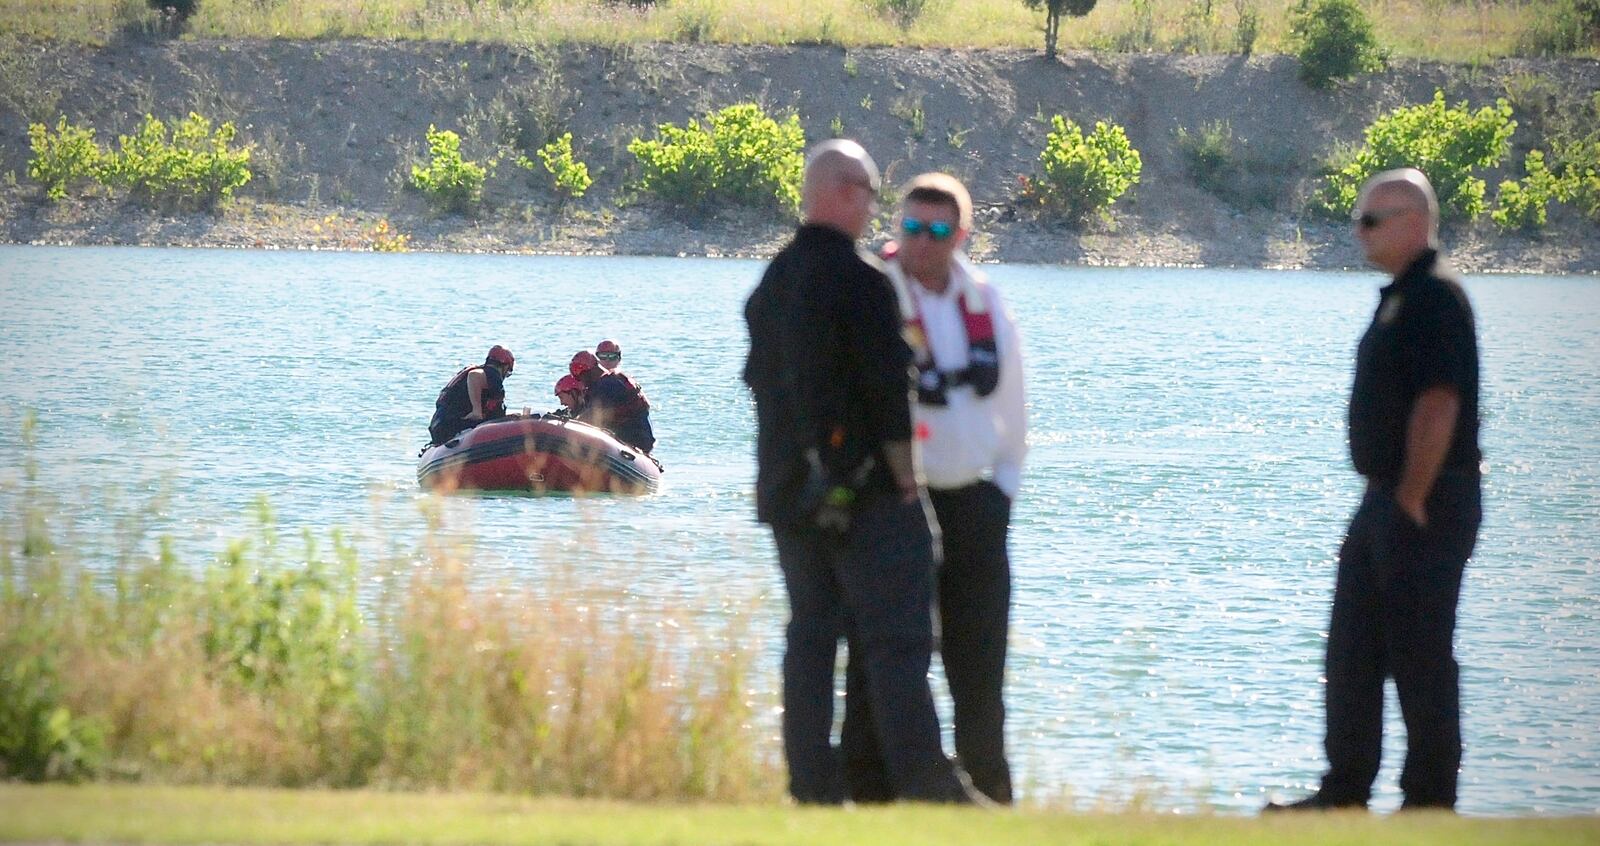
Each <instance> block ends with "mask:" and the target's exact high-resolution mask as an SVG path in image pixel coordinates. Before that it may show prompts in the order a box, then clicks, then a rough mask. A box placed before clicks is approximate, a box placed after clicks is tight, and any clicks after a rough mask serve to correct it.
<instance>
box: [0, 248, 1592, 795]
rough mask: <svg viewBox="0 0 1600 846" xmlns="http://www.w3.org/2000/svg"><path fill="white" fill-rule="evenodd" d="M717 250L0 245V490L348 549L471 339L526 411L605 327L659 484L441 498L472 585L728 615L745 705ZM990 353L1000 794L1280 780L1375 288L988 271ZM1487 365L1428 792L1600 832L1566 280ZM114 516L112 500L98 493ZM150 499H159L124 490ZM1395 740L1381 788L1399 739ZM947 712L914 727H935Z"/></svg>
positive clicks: (198, 534)
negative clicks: (1007, 593) (494, 357)
mask: <svg viewBox="0 0 1600 846" xmlns="http://www.w3.org/2000/svg"><path fill="white" fill-rule="evenodd" d="M760 270H761V264H759V263H756V262H742V261H705V260H689V259H629V258H526V257H493V256H441V255H406V256H377V255H351V254H326V253H322V254H318V253H264V252H229V251H196V250H160V249H142V250H132V249H45V248H0V302H4V303H5V307H4V308H0V455H4V456H6V457H5V458H0V494H3V492H4V488H5V487H6V486H14V484H15V482H16V480H17V479H18V478H19V477H20V475H21V462H20V460H19V459H18V457H17V456H18V451H17V450H18V446H19V437H20V431H21V426H20V422H19V421H20V419H21V417H22V414H23V413H24V411H25V410H28V409H32V410H34V411H36V412H37V414H38V418H39V421H40V424H41V425H40V434H39V445H38V448H37V450H36V456H37V458H38V460H39V463H40V465H41V467H42V471H41V472H42V473H43V475H44V477H45V478H46V479H48V480H50V481H51V482H52V483H53V484H54V485H55V486H56V487H58V488H59V489H60V490H61V491H63V493H64V494H66V495H67V498H68V499H69V500H75V501H77V502H80V503H81V506H80V510H79V512H78V514H77V515H76V517H77V520H76V531H77V532H78V534H79V535H80V543H81V545H82V546H83V547H85V548H94V547H96V545H97V541H96V536H97V533H104V534H105V535H106V536H107V537H110V536H112V535H114V534H115V531H116V523H117V515H118V514H120V513H122V512H123V511H125V510H127V509H129V508H133V507H135V506H137V505H140V504H142V503H148V502H151V501H160V502H164V503H165V505H164V507H163V508H162V510H161V513H160V515H159V517H158V519H157V525H156V528H157V530H159V531H160V532H163V533H166V534H169V535H171V536H173V537H174V538H175V539H176V541H177V542H178V544H179V546H180V548H181V549H183V550H186V551H188V552H189V553H190V557H191V558H202V557H203V556H205V555H209V554H212V553H214V552H216V551H217V550H218V549H219V548H220V545H221V543H222V541H223V540H224V539H227V538H231V537H235V536H238V535H240V534H243V533H244V532H246V531H247V530H248V529H249V526H250V520H249V518H248V517H247V516H246V515H247V512H248V511H249V510H250V508H251V504H252V503H253V502H255V501H256V500H257V498H258V497H260V496H261V495H263V494H265V495H268V496H269V497H270V499H271V502H272V504H273V506H274V507H275V508H276V509H277V511H278V519H279V521H280V523H282V524H284V525H286V526H289V527H300V526H305V527H311V528H314V529H317V530H319V531H320V530H323V529H326V528H329V527H334V526H344V527H349V528H350V529H351V530H352V531H354V532H355V533H356V534H357V536H358V537H359V538H361V539H362V540H361V542H362V543H363V544H366V545H369V546H371V545H377V544H382V543H394V542H396V540H397V539H398V540H400V541H403V540H405V539H407V538H413V537H415V536H417V535H418V534H420V533H421V532H422V530H423V525H424V518H423V516H422V515H421V513H420V510H419V509H418V508H417V507H416V503H417V502H420V501H422V500H424V499H425V497H424V496H423V495H421V494H419V493H417V491H416V485H415V478H414V472H415V464H414V459H415V456H416V452H417V448H418V446H419V445H420V444H421V443H422V441H423V440H425V439H426V432H425V427H426V424H427V420H428V416H429V414H430V413H431V411H432V403H433V398H434V395H435V393H436V392H437V391H438V389H439V387H440V386H441V385H442V384H443V383H444V381H445V380H446V379H447V378H448V377H449V376H450V375H451V374H453V373H454V372H455V370H456V369H457V368H458V367H460V366H462V365H464V364H466V363H471V362H475V361H478V360H480V357H481V356H482V354H483V350H485V349H487V348H488V346H489V345H490V344H493V343H504V344H506V345H508V346H510V347H511V348H512V349H513V350H515V352H516V354H517V372H516V374H515V375H514V376H513V377H512V378H511V380H510V381H509V382H508V394H509V400H510V404H511V405H512V406H513V407H516V406H523V405H529V406H532V407H533V408H535V409H543V410H549V409H551V408H553V407H554V406H555V398H554V397H553V396H552V394H551V386H552V384H553V383H554V381H555V379H556V377H557V376H558V375H560V373H561V372H562V370H563V369H564V367H565V363H566V361H567V358H568V357H569V356H570V355H571V353H572V352H573V351H575V350H577V349H580V348H583V347H592V345H593V344H594V342H595V341H597V340H599V339H600V338H602V337H613V338H616V339H618V340H619V341H620V342H621V344H622V346H623V349H624V352H625V358H624V366H625V369H627V370H628V371H629V372H630V373H631V374H632V375H633V376H634V377H635V378H636V379H638V380H639V381H640V382H641V383H642V384H643V385H644V386H645V388H646V390H647V391H648V393H649V395H650V398H651V400H652V402H653V404H654V407H655V411H654V412H653V415H652V418H653V421H654V423H655V426H656V434H657V437H658V439H659V441H660V446H659V447H658V455H659V456H660V457H661V458H662V460H663V461H664V462H665V463H666V464H667V467H668V476H667V482H668V483H667V485H666V487H665V488H664V490H663V491H662V492H661V493H660V494H659V495H657V496H654V497H651V498H647V499H641V500H582V501H579V500H572V499H561V498H552V499H542V500H540V499H527V498H516V497H497V498H482V499H457V500H452V501H451V502H449V503H447V507H446V511H447V517H448V518H449V520H448V522H449V524H450V525H452V526H455V527H458V529H459V531H461V532H463V533H470V534H471V535H472V536H474V537H475V538H476V543H477V550H478V554H477V556H476V558H477V563H478V566H480V567H481V568H482V570H483V571H484V573H485V574H487V575H489V576H490V577H493V578H497V579H500V580H502V581H517V580H535V579H539V578H541V574H542V573H543V572H544V570H545V568H546V567H548V566H549V565H550V564H551V563H552V562H554V561H557V560H560V561H566V562H573V563H576V564H577V566H579V567H580V568H582V570H583V571H584V572H586V573H589V574H590V577H591V578H593V579H596V580H603V581H606V582H608V583H613V584H616V585H619V586H625V587H627V588H628V589H629V590H630V591H632V592H633V593H635V594H637V595H648V596H662V595H665V596H676V597H682V601H684V602H687V603H695V604H697V605H699V606H700V607H704V608H707V609H715V608H717V607H720V606H721V605H722V604H723V603H726V602H729V601H741V602H742V601H743V600H745V599H748V598H749V597H752V596H761V597H764V600H763V601H762V603H761V604H760V605H759V606H758V609H759V610H758V611H757V612H756V613H757V620H758V625H757V627H756V628H757V630H758V631H757V634H758V635H759V639H758V646H757V648H759V649H760V650H761V659H760V667H761V669H762V673H761V674H760V675H759V677H758V683H759V684H760V686H761V690H759V691H758V692H757V693H758V694H759V695H761V696H764V697H766V701H775V697H774V696H773V691H775V689H776V686H777V670H776V668H777V659H778V655H779V652H780V651H781V648H782V642H781V637H780V633H781V621H782V617H783V614H784V601H783V593H782V586H781V583H780V581H779V580H778V578H777V570H776V565H775V563H774V558H773V552H772V548H771V544H770V541H769V538H768V536H767V534H766V532H765V531H764V530H763V529H762V528H761V527H759V526H757V525H756V524H754V523H753V522H752V519H751V517H752V501H751V496H750V487H751V480H752V478H753V474H754V470H753V462H752V458H751V454H752V439H753V434H752V430H753V421H752V414H751V408H750V404H749V401H748V399H747V396H746V394H745V392H744V390H743V389H742V387H741V386H740V384H739V381H738V374H739V367H740V364H741V362H742V358H743V354H744V349H745V336H744V329H743V323H742V321H741V319H740V308H741V306H742V303H743V300H744V297H745V295H746V294H747V293H748V291H749V290H750V288H751V287H752V286H753V284H754V282H755V280H756V279H757V277H758V276H759V274H760ZM991 273H992V276H993V278H994V279H995V280H996V281H997V283H998V284H999V285H1000V286H1001V287H1002V289H1003V291H1004V292H1005V295H1006V296H1007V298H1008V299H1009V301H1010V302H1011V304H1012V307H1013V309H1014V310H1015V312H1016V315H1017V319H1018V322H1019V324H1020V327H1021V329H1022V332H1023V334H1024V343H1025V345H1026V351H1025V352H1026V356H1027V376H1028V380H1029V385H1028V388H1029V409H1030V423H1031V426H1032V434H1031V437H1030V442H1031V445H1032V451H1031V453H1030V456H1029V464H1028V469H1027V473H1026V478H1025V488H1024V493H1023V496H1022V498H1021V500H1020V501H1019V502H1018V504H1017V508H1016V514H1015V518H1016V520H1015V525H1014V527H1013V534H1012V545H1013V550H1012V552H1013V559H1014V562H1015V563H1014V566H1015V570H1016V592H1015V596H1016V600H1015V601H1016V610H1015V614H1014V618H1013V619H1014V622H1013V627H1012V648H1013V652H1012V659H1011V663H1010V679H1009V688H1008V695H1009V704H1010V708H1011V711H1010V714H1011V717H1010V722H1009V728H1010V731H1011V738H1012V748H1013V759H1014V765H1015V767H1016V768H1017V770H1018V771H1019V777H1020V779H1021V780H1022V781H1023V782H1024V783H1025V785H1026V787H1027V789H1028V790H1030V791H1031V792H1033V793H1035V794H1037V795H1050V796H1060V795H1067V796H1070V797H1073V798H1074V799H1075V800H1076V801H1078V802H1081V803H1083V804H1085V805H1088V804H1092V803H1094V802H1096V801H1101V800H1105V801H1113V802H1126V801H1128V800H1129V799H1130V798H1134V797H1145V798H1153V800H1154V801H1155V802H1157V803H1158V804H1160V805H1162V806H1171V807H1174V808H1179V809H1194V808H1197V807H1204V806H1215V807H1221V808H1228V809H1248V808H1252V807H1254V806H1256V805H1257V804H1259V802H1260V801H1261V800H1262V797H1263V796H1264V795H1265V794H1266V793H1270V792H1272V791H1280V790H1281V791H1285V792H1288V793H1293V792H1295V791H1296V790H1297V789H1299V788H1302V787H1304V786H1307V785H1310V784H1313V783H1314V782H1315V779H1316V776H1317V775H1318V774H1319V773H1320V771H1321V768H1322V766H1323V761H1322V753H1321V745H1320V744H1321V740H1320V738H1321V726H1322V709H1321V693H1322V691H1321V685H1320V682H1319V676H1320V672H1321V650H1322V644H1323V635H1324V632H1325V631H1326V627H1327V617H1328V603H1329V600H1330V597H1331V593H1332V585H1333V570H1334V553H1335V550H1336V548H1337V545H1338V542H1339V538H1340V535H1341V532H1342V531H1343V528H1344V524H1345V521H1346V520H1347V519H1348V516H1349V514H1350V513H1351V511H1352V510H1353V509H1354V507H1355V503H1356V499H1357V496H1358V494H1359V483H1358V480H1357V479H1356V477H1355V476H1354V475H1353V473H1352V472H1351V471H1350V469H1349V466H1348V463H1347V461H1346V458H1345V447H1344V428H1343V427H1344V421H1343V414H1344V402H1345V396H1346V391H1347V390H1348V386H1349V381H1350V369H1351V356H1352V352H1353V350H1354V346H1355V342H1356V339H1357V337H1358V336H1359V334H1360V332H1361V331H1362V329H1363V328H1364V327H1365V324H1366V321H1367V319H1368V317H1369V316H1370V314H1371V309H1372V307H1373V305H1374V303H1375V301H1376V288H1377V286H1378V284H1379V283H1380V280H1379V279H1378V278H1377V277H1376V276H1375V275H1372V274H1340V273H1312V272H1267V271H1255V272H1247V271H1216V270H1094V269H1077V268H1060V267H1024V266H1001V267H994V268H991ZM1467 288H1468V291H1469V292H1470V294H1471V296H1472V297H1473V300H1474V302H1475V305H1476V308H1477V311H1478V320H1479V334H1480V338H1481V343H1482V348H1483V372H1484V380H1485V384H1484V416H1485V428H1484V436H1483V437H1484V448H1485V452H1486V455H1487V459H1486V461H1487V465H1488V470H1489V472H1488V476H1487V482H1486V486H1487V487H1486V494H1487V496H1486V500H1487V502H1486V512H1487V518H1486V522H1485V525H1484V529H1483V533H1482V536H1481V541H1480V543H1479V546H1478V553H1477V555H1476V557H1475V558H1474V560H1473V562H1472V564H1471V565H1470V567H1469V570H1468V575H1467V581H1466V587H1465V592H1464V597H1463V599H1462V609H1461V614H1460V620H1461V622H1460V629H1459V635H1458V644H1459V646H1458V654H1459V657H1460V659H1461V663H1462V665H1463V686H1464V706H1465V730H1466V747H1467V757H1466V762H1465V765H1464V772H1463V786H1462V792H1463V795H1462V800H1461V804H1462V809H1463V810H1465V811H1470V812H1477V813H1530V812H1539V813H1573V812H1585V813H1595V812H1600V742H1597V736H1600V729H1597V727H1600V598H1597V593H1600V381H1597V379H1596V375H1597V366H1596V364H1597V362H1600V280H1596V279H1593V278H1558V277H1487V278H1474V279H1470V280H1468V283H1467ZM113 494H114V495H113ZM158 494H159V495H161V496H164V497H165V498H164V499H161V500H158V499H157V497H158ZM1395 712H1396V709H1395V707H1394V703H1393V697H1392V694H1391V702H1390V714H1391V727H1392V728H1391V731H1390V732H1389V733H1388V740H1387V745H1386V752H1385V762H1386V763H1385V769H1384V773H1383V775H1382V776H1381V777H1380V785H1379V788H1380V792H1381V796H1380V799H1379V804H1380V805H1382V806H1393V805H1394V804H1396V801H1397V795H1396V787H1395V779H1396V772H1395V771H1396V769H1397V767H1398V764H1399V761H1400V759H1401V756H1402V753H1403V748H1404V747H1403V743H1402V742H1401V727H1400V725H1399V721H1398V716H1397V715H1396V714H1395ZM945 713H946V714H948V710H946V712H945Z"/></svg>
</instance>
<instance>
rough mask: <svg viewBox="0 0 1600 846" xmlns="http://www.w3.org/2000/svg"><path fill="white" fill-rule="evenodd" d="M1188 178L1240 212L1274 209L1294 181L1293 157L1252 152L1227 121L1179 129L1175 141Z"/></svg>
mask: <svg viewBox="0 0 1600 846" xmlns="http://www.w3.org/2000/svg"><path fill="white" fill-rule="evenodd" d="M1174 144H1175V146H1176V147H1177V148H1178V152H1179V154H1180V155H1182V156H1183V161H1184V168H1185V170H1187V171H1188V173H1189V178H1190V179H1192V180H1194V183H1195V184H1196V185H1198V186H1200V187H1201V188H1204V189H1205V190H1206V191H1208V192H1210V193H1211V194H1213V195H1215V196H1216V197H1217V198H1218V199H1220V200H1222V201H1223V202H1225V203H1227V204H1228V205H1230V206H1233V207H1234V208H1237V209H1245V210H1248V209H1252V208H1272V207H1273V206H1276V205H1277V204H1278V201H1279V200H1280V199H1281V198H1282V196H1283V192H1284V186H1285V185H1288V184H1290V183H1291V182H1293V171H1294V167H1293V157H1292V156H1290V155H1287V154H1279V153H1274V154H1272V155H1260V154H1257V153H1252V152H1249V151H1248V150H1247V149H1246V148H1245V147H1244V145H1241V144H1240V143H1239V142H1238V140H1237V139H1236V138H1235V137H1234V134H1233V127H1232V125H1230V124H1229V123H1228V122H1227V121H1225V120H1218V121H1211V122H1209V123H1203V124H1201V125H1200V126H1199V127H1198V128H1197V129H1195V130H1194V131H1190V130H1189V129H1187V128H1184V127H1179V128H1178V131H1177V133H1176V138H1175V141H1174Z"/></svg>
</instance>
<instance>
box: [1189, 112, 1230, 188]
mask: <svg viewBox="0 0 1600 846" xmlns="http://www.w3.org/2000/svg"><path fill="white" fill-rule="evenodd" d="M1176 142H1177V147H1178V152H1179V153H1181V154H1182V155H1183V161H1184V164H1185V166H1186V167H1187V169H1188V171H1189V178H1190V179H1193V180H1194V181H1195V184H1196V185H1199V186H1200V187H1201V188H1204V189H1206V190H1207V191H1211V192H1213V193H1215V192H1216V191H1217V190H1218V189H1220V188H1222V187H1223V186H1224V185H1225V184H1226V183H1227V182H1228V181H1230V180H1232V179H1233V178H1234V177H1235V176H1236V175H1237V173H1238V170H1239V167H1238V153H1237V150H1236V149H1235V145H1234V140H1233V126H1232V125H1230V124H1229V123H1228V122H1227V121H1225V120H1217V121H1212V122H1210V123H1203V124H1201V125H1200V128H1199V129H1198V130H1197V131H1195V132H1190V131H1189V130H1188V129H1186V128H1184V127H1181V126H1180V127H1178V132H1177V138H1176Z"/></svg>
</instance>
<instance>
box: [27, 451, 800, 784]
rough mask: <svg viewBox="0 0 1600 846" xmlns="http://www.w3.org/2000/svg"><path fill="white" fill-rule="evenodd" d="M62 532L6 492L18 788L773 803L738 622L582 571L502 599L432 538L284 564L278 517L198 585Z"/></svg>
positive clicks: (127, 548)
mask: <svg viewBox="0 0 1600 846" xmlns="http://www.w3.org/2000/svg"><path fill="white" fill-rule="evenodd" d="M29 475H31V472H30V474H29ZM67 510H68V509H64V508H62V507H61V504H60V503H56V502H53V501H51V500H50V498H49V497H48V496H47V495H45V494H43V493H41V492H40V491H39V490H38V489H37V488H36V487H35V485H34V484H33V483H32V482H27V481H25V482H24V483H23V484H22V485H21V486H20V488H19V489H15V490H10V491H0V722H3V723H5V724H7V725H8V726H9V727H10V728H8V730H7V731H6V732H3V733H0V778H5V777H10V778H23V779H27V780H40V779H63V778H65V779H78V778H88V779H100V778H117V779H139V780H147V781H156V782H164V783H205V784H240V785H242V784H249V785H266V786H288V785H324V786H378V787H386V788H411V789H423V790H432V789H445V790H492V791H509V792H520V793H528V794H537V795H564V796H593V797H612V798H627V799H647V800H653V801H686V800H710V801H749V800H758V799H770V798H772V797H774V796H776V795H777V792H778V789H779V781H778V778H777V770H776V768H775V762H774V757H775V756H774V754H773V751H774V750H772V749H771V748H770V747H769V742H768V740H766V739H765V738H764V737H763V736H762V734H761V729H760V728H759V727H758V726H757V725H755V722H756V721H755V720H754V719H753V714H754V710H755V703H754V702H752V701H751V699H752V698H751V694H750V692H749V684H748V683H747V679H746V673H747V672H748V671H749V669H750V666H751V662H752V660H753V656H754V654H755V650H753V649H751V648H749V646H748V637H746V633H745V632H744V631H743V626H744V621H745V619H746V615H745V614H743V613H737V612H736V613H733V614H730V615H729V616H728V622H727V623H726V624H719V625H710V624H707V623H705V622H704V621H703V618H697V617H696V616H695V615H694V614H693V613H692V611H690V610H687V609H678V608H671V607H665V606H664V605H652V604H651V603H650V601H648V600H640V599H638V598H637V597H629V596H627V595H625V594H624V592H623V591H622V590H620V589H613V588H600V587H594V586H592V585H587V584H585V583H583V582H582V581H581V580H580V579H578V578H577V577H576V575H575V574H573V573H570V572H569V573H562V572H559V571H558V572H554V573H551V574H549V575H548V576H546V577H545V578H543V579H542V580H540V582H539V584H538V585H537V586H536V587H510V586H504V585H494V584H486V583H484V580H483V579H481V578H480V579H474V578H471V577H470V575H469V570H470V567H469V564H470V557H469V553H468V551H467V550H466V549H465V548H463V547H462V546H461V545H460V544H459V543H455V542H451V541H448V540H446V538H447V537H448V536H449V535H448V534H447V533H446V532H445V531H444V530H443V527H442V526H441V525H439V523H438V521H437V520H434V522H433V531H431V532H430V533H429V534H428V536H427V537H426V538H425V539H424V540H423V541H422V542H421V544H420V545H419V547H418V548H416V549H414V550H408V551H405V552H404V553H402V554H397V555H396V556H395V557H394V558H393V559H392V560H383V561H375V562H373V561H368V562H363V561H359V560H358V558H357V553H356V551H355V549H354V548H353V547H352V546H351V545H349V544H347V543H344V542H343V541H342V540H340V539H339V537H338V536H337V535H335V536H334V539H333V542H332V543H331V545H329V546H328V547H327V548H326V549H324V548H321V545H319V544H317V543H314V542H313V541H312V539H311V538H310V536H309V535H308V536H306V537H305V538H304V539H303V543H301V544H293V543H284V542H282V541H281V540H280V539H279V537H278V532H277V531H276V529H275V528H274V527H273V524H272V521H271V517H270V513H269V512H267V511H265V510H263V513H262V518H261V522H260V526H259V528H258V530H257V531H256V532H255V533H254V534H253V535H252V536H251V537H249V538H247V539H245V540H242V541H239V542H236V543H234V544H232V545H230V546H229V548H228V549H227V550H225V551H223V552H222V553H221V554H220V555H219V556H218V557H217V559H216V560H214V561H212V562H210V563H205V564H199V565H195V564H193V563H183V562H179V561H178V560H177V559H176V558H175V557H174V556H173V554H172V553H171V551H170V548H169V547H167V546H166V545H164V544H163V545H161V546H160V547H159V551H158V552H156V553H155V554H146V553H143V552H141V551H140V550H143V549H148V548H149V546H150V545H149V544H148V543H145V542H143V541H142V539H140V538H138V537H137V534H138V530H137V526H136V524H137V521H131V522H129V523H127V524H125V526H124V531H125V532H128V533H131V534H132V535H134V537H129V538H124V539H122V540H120V541H119V542H118V544H117V545H118V547H119V548H120V549H122V550H123V553H122V554H121V555H119V556H118V558H119V561H118V563H116V564H115V565H114V566H111V568H110V569H109V570H106V569H103V568H104V566H105V565H101V564H97V565H96V566H94V567H90V566H88V565H86V564H84V563H83V562H82V561H81V560H80V558H79V557H78V556H77V555H75V553H74V550H73V549H72V547H71V543H72V542H71V541H62V540H61V538H64V537H66V538H70V536H71V532H70V527H68V526H65V525H63V524H62V523H61V522H60V519H61V518H58V517H54V516H48V517H47V516H46V515H59V514H62V513H65V512H66V511H67ZM358 574H359V577H358ZM375 574H393V575H392V576H390V577H388V578H386V579H385V581H386V585H385V587H383V588H382V589H381V590H380V591H378V592H377V593H378V595H376V596H373V595H370V594H371V593H372V592H373V591H372V589H371V588H366V589H364V590H365V592H362V591H361V590H358V585H361V584H366V585H371V584H372V583H373V580H372V576H374V575H375Z"/></svg>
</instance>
